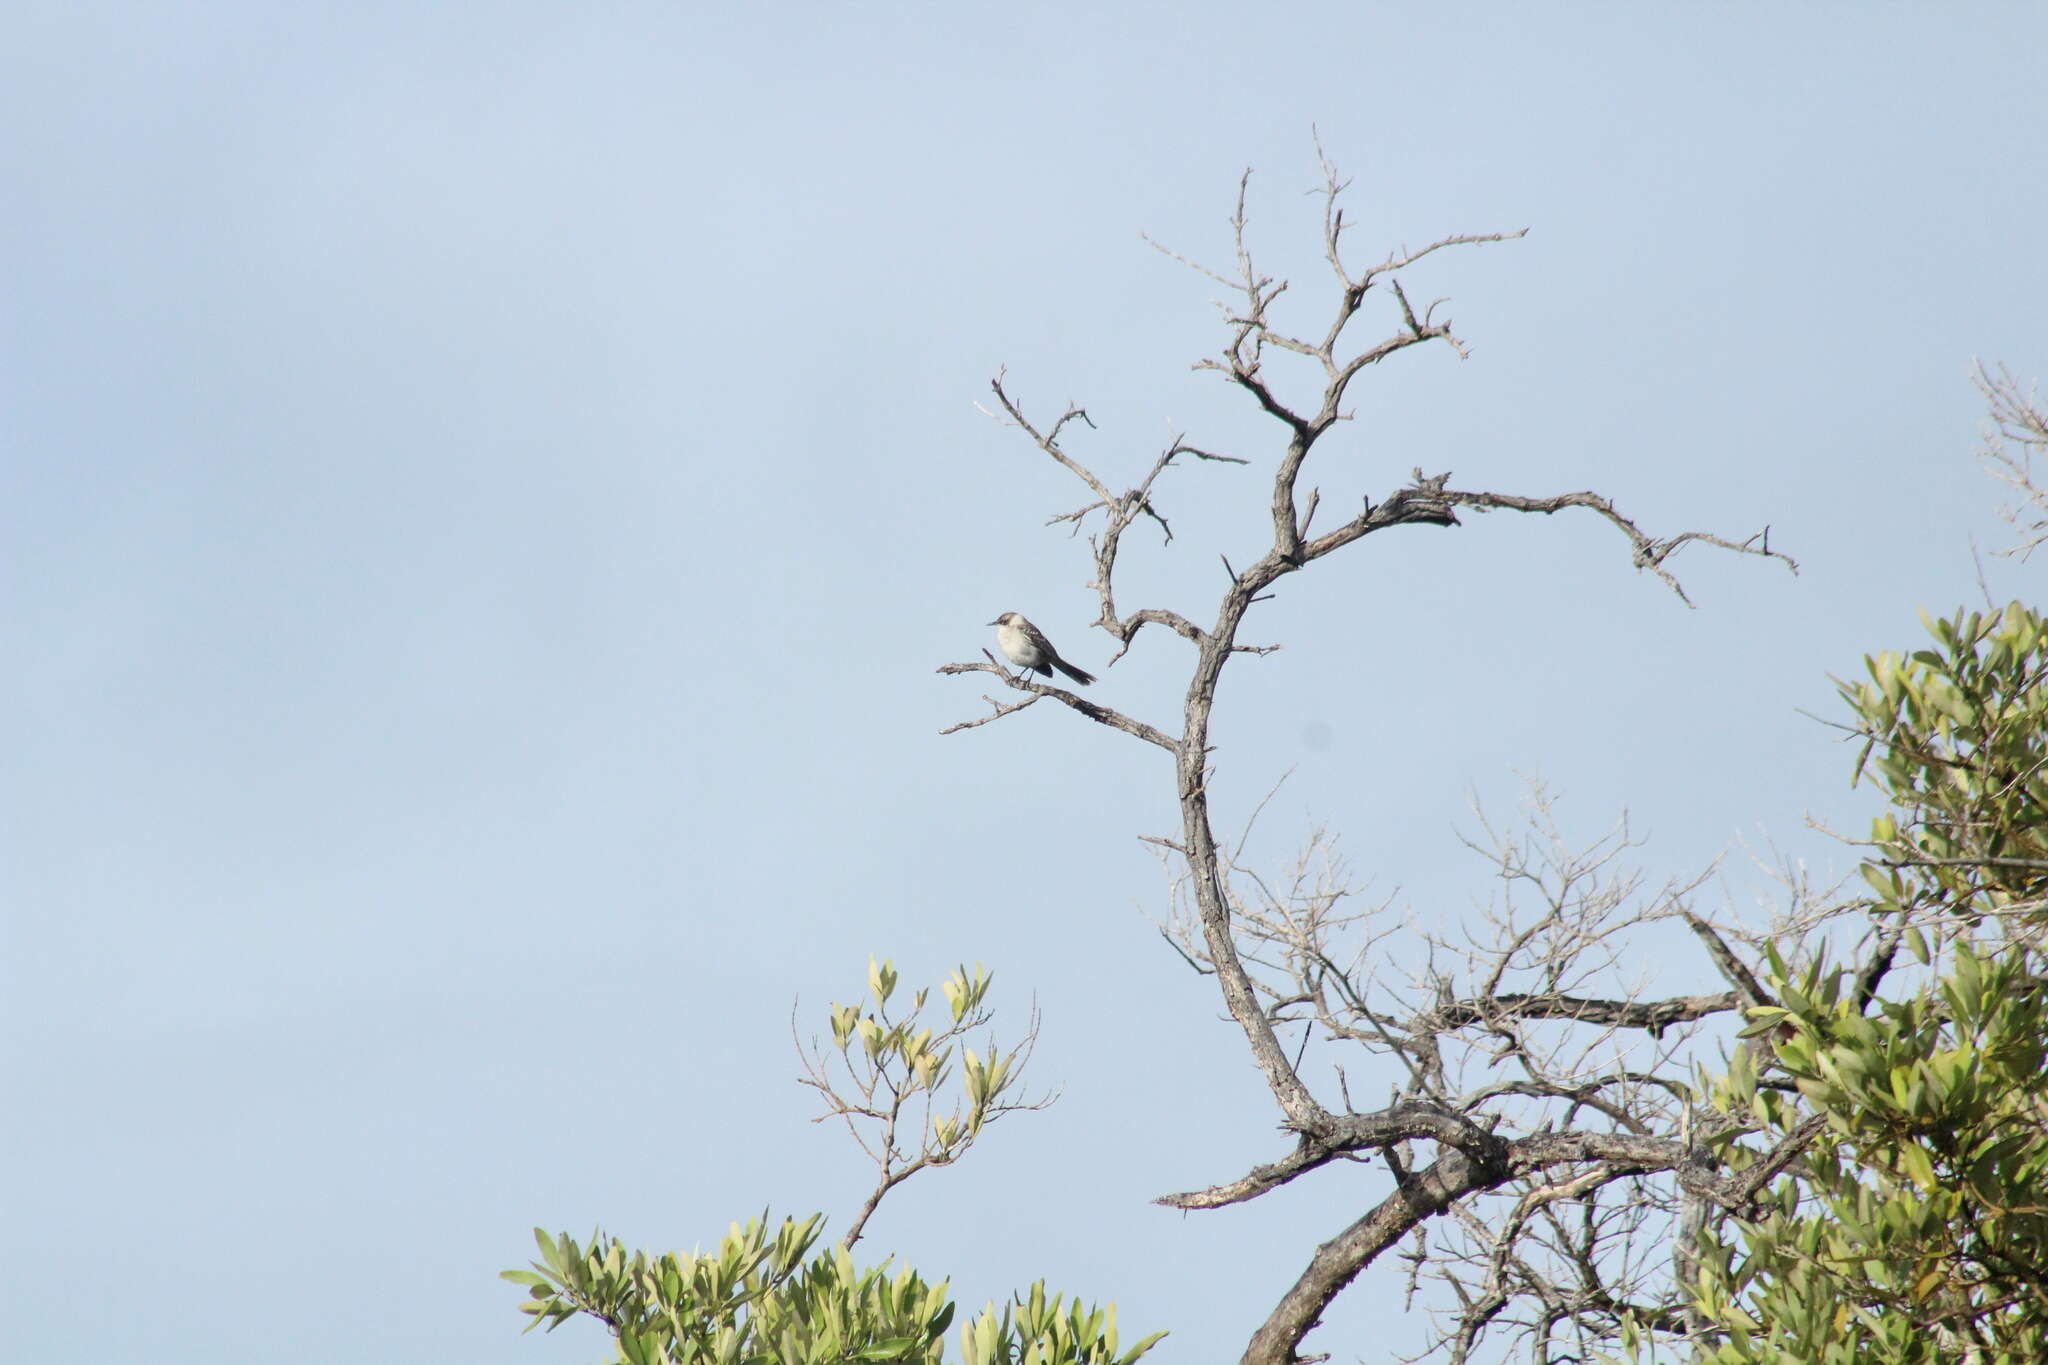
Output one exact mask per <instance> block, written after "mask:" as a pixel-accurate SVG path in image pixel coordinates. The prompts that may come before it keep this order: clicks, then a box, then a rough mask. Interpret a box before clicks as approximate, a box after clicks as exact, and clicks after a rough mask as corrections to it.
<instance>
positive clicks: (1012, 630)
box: [989, 611, 1095, 687]
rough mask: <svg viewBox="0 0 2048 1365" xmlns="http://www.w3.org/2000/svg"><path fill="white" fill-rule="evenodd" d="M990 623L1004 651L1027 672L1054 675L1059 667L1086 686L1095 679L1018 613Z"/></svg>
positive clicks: (1012, 613) (997, 641)
mask: <svg viewBox="0 0 2048 1365" xmlns="http://www.w3.org/2000/svg"><path fill="white" fill-rule="evenodd" d="M989 624H990V625H992V626H994V627H995V628H996V643H997V644H998V645H1000V646H1001V647H1002V651H1003V653H1004V654H1006V655H1008V656H1009V659H1010V662H1011V663H1013V664H1015V665H1017V667H1019V668H1021V669H1023V670H1024V671H1025V672H1026V673H1042V674H1044V675H1045V676H1046V677H1048V678H1050V677H1051V676H1052V671H1053V670H1054V669H1055V668H1057V669H1058V670H1059V671H1060V672H1062V673H1064V674H1066V675H1067V676H1068V677H1070V678H1072V679H1073V680H1074V681H1075V682H1077V683H1079V684H1081V685H1082V686H1083V687H1086V686H1087V685H1088V684H1089V683H1092V682H1094V681H1095V675H1094V674H1093V673H1083V672H1082V671H1081V670H1080V669H1078V668H1076V667H1074V666H1073V665H1072V664H1070V663H1068V662H1067V661H1066V660H1065V659H1062V658H1061V657H1060V652H1059V651H1058V650H1056V649H1054V648H1053V647H1052V641H1050V640H1048V639H1046V638H1045V634H1044V632H1043V631H1041V630H1039V628H1038V627H1037V626H1034V625H1032V624H1031V623H1030V622H1029V621H1027V620H1025V619H1024V618H1023V617H1022V616H1021V615H1019V614H1018V613H1016V612H1014V611H1006V612H1004V613H1003V614H1002V615H1001V616H998V617H997V618H996V619H995V620H993V621H991V622H989Z"/></svg>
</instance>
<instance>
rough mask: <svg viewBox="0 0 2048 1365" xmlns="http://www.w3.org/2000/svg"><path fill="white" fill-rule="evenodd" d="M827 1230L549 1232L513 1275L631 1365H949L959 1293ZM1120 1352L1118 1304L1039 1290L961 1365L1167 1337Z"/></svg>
mask: <svg viewBox="0 0 2048 1365" xmlns="http://www.w3.org/2000/svg"><path fill="white" fill-rule="evenodd" d="M823 1222H824V1220H823V1219H822V1218H819V1217H812V1218H809V1219H806V1220H804V1221H803V1222H801V1223H799V1222H797V1221H796V1220H795V1219H784V1220H783V1222H782V1225H781V1226H780V1227H779V1228H777V1229H776V1230H775V1232H774V1234H773V1235H772V1236H771V1235H770V1234H769V1232H768V1226H767V1223H766V1221H765V1220H764V1219H761V1218H754V1219H750V1220H748V1222H747V1223H746V1225H745V1226H741V1225H739V1224H734V1225H733V1227H732V1229H731V1230H730V1231H729V1232H727V1234H726V1236H725V1238H724V1240H723V1241H721V1242H720V1243H719V1245H718V1249H717V1250H716V1251H715V1252H709V1253H703V1254H698V1253H692V1252H687V1251H684V1252H669V1253H667V1254H664V1255H661V1256H649V1255H647V1254H646V1253H645V1252H639V1251H635V1252H630V1253H629V1252H628V1251H627V1250H626V1249H625V1247H624V1246H622V1245H621V1244H620V1243H619V1242H618V1241H617V1240H615V1239H613V1238H610V1237H606V1236H605V1235H603V1234H602V1233H599V1234H596V1235H594V1236H593V1237H592V1238H591V1241H590V1243H589V1245H588V1246H581V1245H578V1244H577V1242H576V1240H575V1239H574V1238H573V1237H570V1236H568V1235H566V1234H562V1235H555V1236H551V1235H549V1234H548V1233H547V1232H545V1231H542V1230H540V1229H536V1230H535V1232H534V1238H535V1240H536V1241H537V1242H538V1243H539V1244H540V1254H541V1259H540V1260H538V1261H536V1262H534V1263H533V1269H532V1270H530V1271H529V1270H508V1271H506V1272H504V1278H505V1279H508V1280H510V1281H512V1282H513V1283H515V1284H522V1285H525V1286H526V1287H527V1295H528V1297H527V1301H526V1302H525V1303H523V1304H521V1305H520V1308H521V1310H522V1311H523V1312H525V1313H528V1314H530V1315H531V1316H532V1317H533V1319H534V1321H533V1323H532V1324H529V1330H531V1327H533V1326H540V1325H545V1326H546V1327H547V1329H548V1330H549V1331H553V1330H554V1329H555V1328H556V1327H558V1326H560V1325H561V1324H562V1323H563V1322H565V1321H567V1320H568V1319H570V1318H573V1317H576V1316H579V1315H583V1316H588V1317H593V1318H596V1319H597V1320H598V1321H600V1322H602V1323H604V1324H605V1326H606V1327H607V1328H609V1329H610V1331H611V1333H612V1335H613V1336H614V1337H616V1338H617V1339H618V1352H617V1354H616V1355H615V1356H614V1357H613V1359H614V1360H615V1361H618V1362H621V1363H622V1365H854V1362H865V1361H905V1362H917V1363H918V1365H939V1362H940V1361H941V1360H943V1359H944V1355H945V1334H946V1328H947V1327H948V1326H949V1325H950V1324H951V1323H952V1321H953V1317H954V1308H955V1305H954V1303H953V1301H952V1298H951V1296H950V1294H949V1293H948V1286H947V1285H946V1283H945V1282H943V1281H941V1282H940V1283H938V1284H931V1283H928V1282H927V1281H925V1280H924V1279H923V1278H922V1277H921V1276H919V1275H918V1274H917V1272H916V1271H914V1270H907V1269H906V1270H897V1271H894V1272H893V1273H892V1271H891V1268H890V1265H889V1263H888V1262H886V1261H884V1262H883V1263H882V1264H880V1265H875V1266H869V1267H867V1268H865V1269H861V1268H859V1267H856V1266H855V1264H854V1262H853V1257H852V1255H851V1253H849V1252H848V1251H847V1250H846V1249H845V1248H844V1247H840V1246H830V1247H827V1248H825V1249H824V1250H823V1251H819V1252H817V1253H816V1254H815V1255H814V1254H812V1252H813V1248H814V1247H815V1245H816V1243H817V1240H818V1236H819V1233H820V1231H821V1229H822V1227H823ZM1165 1335H1166V1334H1165V1333H1164V1332H1156V1333H1154V1334H1153V1335H1151V1336H1149V1337H1147V1338H1145V1339H1144V1340H1143V1341H1141V1342H1139V1343H1138V1344H1137V1345H1135V1346H1133V1347H1132V1348H1131V1349H1130V1350H1128V1351H1124V1350H1121V1348H1120V1342H1119V1340H1118V1333H1117V1325H1116V1309H1115V1307H1114V1306H1108V1307H1102V1308H1097V1307H1093V1306H1084V1305H1083V1304H1082V1303H1081V1302H1080V1301H1079V1300H1078V1299H1076V1300H1072V1301H1069V1300H1068V1299H1067V1298H1066V1296H1064V1295H1061V1294H1053V1295H1051V1296H1050V1297H1048V1296H1047V1294H1046V1290H1045V1283H1044V1282H1043V1281H1039V1282H1038V1283H1036V1284H1033V1285H1032V1286H1031V1287H1030V1288H1029V1289H1027V1290H1025V1291H1024V1292H1023V1293H1021V1294H1019V1295H1017V1296H1016V1298H1015V1299H1014V1300H1013V1301H1012V1302H1011V1303H1010V1304H1009V1305H1007V1306H1006V1307H1004V1308H1003V1309H1001V1310H1000V1311H998V1310H997V1308H996V1306H995V1305H994V1304H990V1305H988V1306H987V1307H986V1308H984V1309H983V1310H982V1312H981V1314H980V1315H979V1316H977V1317H976V1318H974V1319H973V1320H972V1321H971V1322H968V1323H967V1324H965V1325H964V1326H963V1327H962V1328H961V1330H960V1359H961V1361H962V1365H1130V1363H1131V1362H1132V1361H1135V1360H1137V1359H1138V1358H1139V1357H1140V1356H1143V1355H1144V1354H1145V1353H1146V1352H1147V1351H1148V1350H1150V1349H1151V1348H1152V1346H1153V1344H1154V1343H1155V1342H1157V1341H1158V1340H1159V1339H1160V1338H1161V1337H1163V1336H1165Z"/></svg>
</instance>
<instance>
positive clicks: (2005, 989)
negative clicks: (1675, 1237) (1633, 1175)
mask: <svg viewBox="0 0 2048 1365" xmlns="http://www.w3.org/2000/svg"><path fill="white" fill-rule="evenodd" d="M1928 628H1929V631H1930V633H1932V634H1933V636H1934V637H1935V641H1936V643H1937V644H1938V645H1939V648H1938V649H1927V650H1920V651H1918V652H1916V653H1914V654H1912V655H1910V656H1905V657H1902V656H1899V655H1896V654H1883V655H1878V656H1875V657H1873V658H1871V659H1869V660H1867V672H1868V674H1869V680H1868V681H1866V682H1857V683H1845V684H1843V685H1842V687H1841V692H1842V696H1843V697H1844V699H1845V700H1847V701H1848V702H1849V704H1850V705H1851V706H1852V707H1853V708H1854V709H1855V711H1856V714H1857V725H1856V729H1857V730H1858V732H1859V733H1861V734H1862V735H1863V737H1864V740H1865V747H1864V749H1863V752H1862V754H1861V756H1860V758H1859V761H1858V772H1859V774H1862V773H1868V774H1870V775H1872V776H1874V777H1875V778H1876V780H1877V781H1878V782H1879V783H1880V784H1881V785H1882V786H1883V787H1884V789H1885V791H1886V793H1887V795H1888V796H1889V797H1890V799H1891V806H1892V808H1891V810H1889V811H1887V812H1886V813H1885V814H1884V815H1882V816H1880V817H1878V818H1877V820H1876V821H1875V822H1874V825H1873V828H1872V833H1871V839H1870V846H1871V848H1872V849H1873V851H1874V856H1873V857H1871V858H1870V859H1869V860H1868V861H1867V862H1866V863H1865V865H1864V867H1863V869H1862V870H1863V875H1864V879H1865V880H1866V881H1867V882H1868V883H1869V884H1870V886H1871V887H1872V888H1873V890H1874V892H1875V896H1874V898H1873V900H1872V902H1871V903H1870V905H1869V906H1868V907H1867V908H1868V911H1869V913H1870V915H1871V916H1872V934H1871V940H1870V943H1869V945H1868V947H1867V953H1868V957H1867V960H1866V961H1865V962H1864V963H1863V965H1862V966H1861V967H1860V968H1859V969H1857V970H1855V971H1851V970H1849V969H1848V968H1846V967H1843V966H1830V965H1829V964H1828V962H1827V961H1826V960H1825V959H1824V958H1822V959H1819V960H1816V961H1814V962H1812V963H1811V964H1809V965H1807V966H1805V967H1803V968H1800V969H1796V970H1795V969H1794V968H1793V967H1791V966H1789V965H1788V964H1787V962H1786V961H1785V959H1784V958H1783V957H1782V956H1781V955H1780V954H1778V953H1777V952H1775V951H1773V952H1772V953H1770V954H1769V957H1768V961H1769V968H1770V970H1769V971H1768V972H1767V974H1766V975H1767V982H1766V988H1767V990H1768V991H1769V992H1770V994H1771V995H1772V997H1773V999H1774V1000H1775V1001H1776V1003H1775V1004H1772V1005H1768V1006H1764V1007H1761V1008H1755V1009H1751V1010H1750V1011H1749V1019H1750V1024H1749V1027H1748V1029H1747V1031H1746V1036H1747V1037H1748V1038H1749V1039H1751V1040H1752V1041H1751V1043H1750V1045H1748V1046H1746V1047H1744V1048H1742V1049H1740V1050H1738V1051H1737V1053H1736V1054H1735V1056H1734V1058H1733V1059H1732V1063H1731V1066H1730V1070H1729V1072H1728V1074H1727V1075H1726V1076H1725V1077H1722V1078H1720V1079H1719V1080H1718V1081H1717V1082H1716V1083H1715V1084H1714V1086H1713V1087H1712V1099H1713V1102H1714V1103H1715V1104H1716V1105H1717V1106H1718V1107H1719V1108H1720V1109H1721V1110H1722V1111H1723V1112H1724V1113H1726V1114H1728V1115H1730V1116H1731V1117H1733V1118H1735V1119H1737V1120H1738V1121H1739V1123H1740V1126H1739V1127H1737V1128H1735V1129H1731V1130H1729V1131H1726V1132H1724V1133H1722V1134H1721V1136H1720V1137H1719V1138H1718V1139H1717V1140H1716V1141H1715V1143H1714V1146H1715V1147H1716V1149H1717V1154H1718V1155H1719V1156H1721V1157H1722V1158H1723V1159H1724V1160H1725V1161H1727V1163H1728V1164H1729V1165H1730V1166H1732V1167H1736V1168H1740V1167H1742V1166H1743V1165H1745V1164H1746V1163H1747V1162H1748V1161H1749V1160H1751V1159H1753V1156H1752V1149H1750V1148H1748V1147H1745V1146H1743V1145H1742V1144H1741V1143H1740V1142H1739V1141H1738V1140H1737V1139H1738V1138H1739V1136H1740V1134H1741V1133H1742V1132H1743V1131H1744V1130H1747V1131H1751V1132H1757V1131H1760V1132H1763V1133H1766V1134H1769V1135H1771V1136H1772V1137H1774V1138H1776V1137H1783V1136H1785V1135H1786V1134H1789V1133H1791V1132H1792V1131H1793V1130H1794V1129H1795V1128H1797V1127H1799V1126H1800V1125H1801V1124H1802V1123H1805V1122H1807V1121H1808V1120H1809V1118H1810V1116H1814V1115H1818V1116H1821V1117H1822V1118H1823V1119H1824V1120H1825V1124H1826V1127H1825V1129H1824V1130H1823V1131H1822V1132H1821V1134H1820V1136H1819V1137H1818V1139H1817V1140H1816V1141H1815V1142H1814V1143H1813V1145H1812V1146H1811V1147H1809V1148H1808V1149H1807V1151H1806V1153H1805V1155H1804V1158H1803V1160H1802V1161H1801V1162H1800V1163H1799V1164H1797V1165H1795V1166H1794V1167H1793V1168H1792V1169H1791V1170H1790V1171H1788V1172H1787V1174H1786V1175H1784V1176H1782V1177H1780V1178H1779V1179H1778V1180H1777V1181H1776V1182H1774V1183H1773V1185H1772V1186H1771V1187H1770V1188H1769V1190H1768V1191H1767V1192H1766V1194H1765V1196H1764V1197H1763V1199H1762V1200H1761V1201H1760V1206H1759V1208H1758V1209H1757V1210H1755V1216H1754V1217H1751V1218H1748V1219H1743V1220H1735V1221H1733V1222H1731V1223H1726V1224H1722V1225H1719V1226H1715V1225H1709V1226H1708V1227H1707V1228H1706V1229H1705V1230H1704V1231H1703V1233H1702V1234H1701V1237H1700V1239H1699V1243H1698V1272H1697V1278H1696V1281H1695V1283H1694V1286H1693V1291H1694V1299H1695V1303H1696V1307H1697V1310H1698V1313H1699V1315H1700V1316H1701V1318H1702V1319H1703V1320H1704V1323H1705V1326H1706V1334H1705V1338H1704V1341H1703V1343H1702V1344H1703V1345H1704V1347H1705V1349H1704V1352H1703V1354H1701V1355H1699V1356H1696V1357H1694V1358H1695V1359H1702V1360H1706V1361H1709V1362H1713V1363H1714V1365H1795V1363H1796V1365H1935V1362H1965V1363H1966V1365H2036V1363H2037V1362H2040V1361H2043V1360H2048V1071H2044V1065H2043V1064H2044V1061H2048V957H2044V955H2043V953H2042V950H2041V948H2040V939H2041V933H2040V930H2041V928H2042V926H2043V924H2044V923H2048V913H2044V901H2043V897H2044V894H2048V824H2044V812H2048V686H2044V683H2048V625H2044V623H2043V621H2042V618H2041V617H2040V616H2039V615H2037V614H2036V613H2034V612H2033V611H2031V610H2029V609H2027V608H2025V607H2023V606H2020V605H2019V604H2017V603H2015V604H2013V605H2011V606H2008V607H2007V608H2005V609H2004V610H2003V611H2002V612H1994V613H1991V614H1990V615H1988V616H1985V615H1978V614H1963V613H1958V614H1957V615H1956V616H1955V617H1953V618H1951V619H1947V620H1932V621H1929V622H1928ZM1900 948H1903V949H1904V950H1906V951H1907V952H1908V953H1909V954H1910V955H1911V957H1912V958H1913V960H1914V961H1915V962H1916V963H1917V964H1918V969H1917V970H1916V971H1913V972H1911V973H1910V974H1907V975H1906V976H1903V977H1902V974H1901V973H1899V972H1897V971H1896V970H1895V967H1894V963H1893V961H1892V954H1893V953H1894V952H1895V951H1896V950H1898V949H1900ZM1887 977H1889V979H1890V980H1892V981H1894V982H1897V981H1900V980H1901V979H1910V981H1911V982H1912V983H1914V984H1913V985H1912V987H1911V988H1909V989H1904V990H1900V991H1895V992H1894V994H1897V995H1900V996H1902V998H1898V999H1887V998H1884V994H1883V992H1882V991H1880V990H1879V989H1878V987H1879V985H1880V983H1882V982H1883V981H1885V980H1886V979H1887ZM1731 1233H1734V1234H1736V1235H1735V1236H1734V1237H1733V1238H1732V1239H1731V1236H1730V1234H1731Z"/></svg>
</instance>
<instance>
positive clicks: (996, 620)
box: [989, 616, 1003, 626]
mask: <svg viewBox="0 0 2048 1365" xmlns="http://www.w3.org/2000/svg"><path fill="white" fill-rule="evenodd" d="M1002 623H1003V618H1002V617H1000V616H998V617H997V618H996V619H995V620H993V621H991V622H989V624H990V625H992V626H999V625H1001V624H1002Z"/></svg>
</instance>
